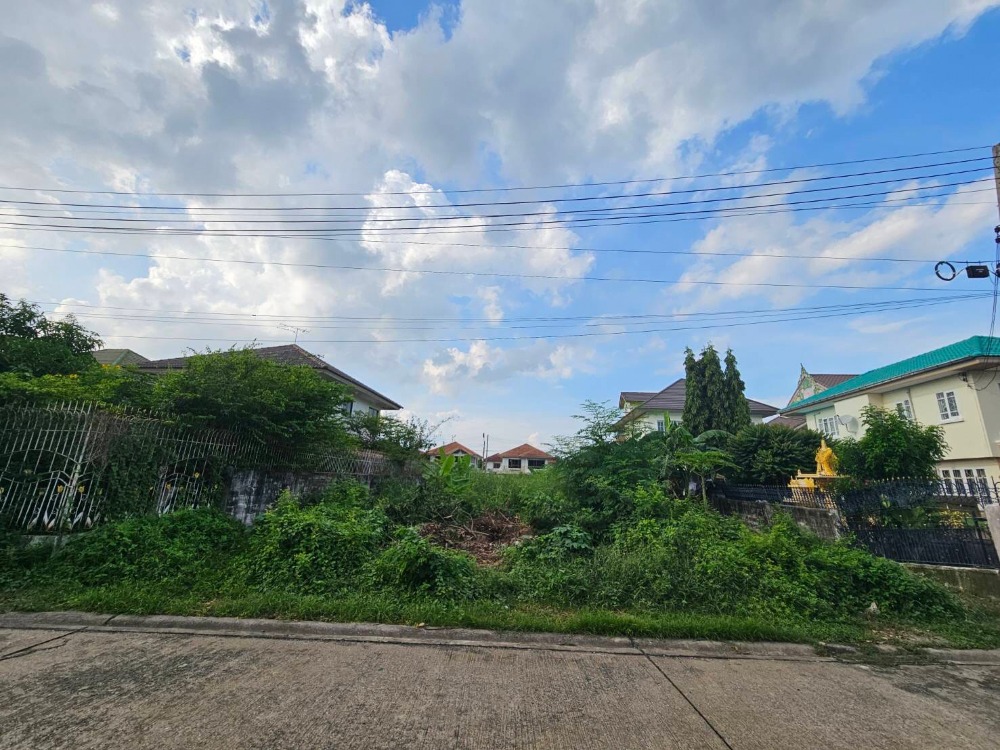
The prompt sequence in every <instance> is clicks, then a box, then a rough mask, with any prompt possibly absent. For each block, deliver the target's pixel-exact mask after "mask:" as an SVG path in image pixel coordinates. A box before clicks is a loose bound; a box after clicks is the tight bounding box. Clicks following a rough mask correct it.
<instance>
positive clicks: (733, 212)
mask: <svg viewBox="0 0 1000 750" xmlns="http://www.w3.org/2000/svg"><path fill="white" fill-rule="evenodd" d="M984 179H985V178H984ZM982 181H984V180H973V181H966V182H952V183H943V184H940V185H934V186H928V187H926V188H920V187H917V188H908V189H905V190H903V191H900V190H899V189H893V190H883V191H875V192H869V193H857V194H853V195H846V196H831V197H823V198H812V199H808V200H801V201H782V202H778V203H769V204H768V203H765V204H760V205H755V206H736V207H718V208H709V209H698V210H694V211H660V212H653V213H648V214H625V215H621V216H601V217H592V218H591V217H583V218H565V219H553V220H532V221H519V222H494V223H480V224H465V225H460V226H454V225H451V226H449V225H445V226H435V225H430V224H423V225H421V226H417V227H398V226H397V227H392V226H387V227H372V226H369V225H368V224H367V222H366V223H365V224H362V225H361V226H354V227H334V228H330V229H322V228H307V229H299V228H294V227H293V228H282V229H239V228H236V229H225V230H216V229H206V228H191V229H185V228H176V227H161V226H158V227H136V228H128V227H115V226H107V225H82V226H81V225H65V224H53V223H30V222H29V223H25V222H0V226H3V227H7V228H11V229H19V230H21V231H54V232H83V233H87V234H123V235H129V234H132V235H142V234H153V235H160V236H180V237H184V236H215V237H258V238H278V239H292V238H303V239H321V238H330V239H339V238H345V237H350V236H353V235H355V234H362V233H363V234H366V235H367V234H369V233H372V232H379V233H386V232H389V233H393V232H395V233H405V234H411V235H423V234H429V233H435V234H463V233H467V232H469V231H477V232H478V231H483V232H496V231H521V230H526V229H540V228H547V227H549V226H567V227H570V228H587V227H600V226H626V225H628V226H633V225H644V224H658V223H664V222H673V221H685V220H705V219H712V218H730V217H733V216H754V215H768V214H774V213H788V212H793V211H802V210H828V209H839V208H857V207H876V208H877V207H885V206H882V205H881V204H874V205H872V204H870V203H848V204H836V205H835V204H831V203H829V202H830V201H837V200H847V199H852V198H867V197H884V196H886V195H892V194H895V193H898V192H921V191H924V190H932V189H934V190H937V189H943V188H946V187H956V186H967V185H974V184H977V183H979V182H982ZM969 192H974V191H969ZM760 197H762V196H760ZM925 197H944V196H943V195H942V196H925ZM744 200H746V199H744ZM893 200H896V201H899V200H907V199H905V198H903V199H891V198H890V199H886V200H885V201H883V202H888V201H893ZM820 203H823V204H826V205H815V204H820ZM677 205H684V204H683V203H681V204H677ZM803 205H807V206H808V207H806V208H803V207H802V206H803ZM757 209H774V210H757ZM648 217H670V218H667V219H663V218H651V219H650V218H648ZM678 217H680V218H678ZM688 217H695V218H693V219H692V218H688ZM462 218H466V219H470V220H471V219H474V218H477V217H462ZM64 220H72V218H71V217H69V218H67V219H64ZM429 220H430V219H425V220H424V221H429Z"/></svg>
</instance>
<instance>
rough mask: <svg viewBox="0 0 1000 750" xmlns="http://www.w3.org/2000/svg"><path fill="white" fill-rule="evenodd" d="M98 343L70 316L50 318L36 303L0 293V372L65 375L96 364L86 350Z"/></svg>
mask: <svg viewBox="0 0 1000 750" xmlns="http://www.w3.org/2000/svg"><path fill="white" fill-rule="evenodd" d="M100 345H101V340H100V338H99V337H98V336H97V334H96V333H94V332H93V331H88V330H87V329H86V328H84V327H83V326H81V325H80V324H79V323H78V322H77V321H76V319H75V318H74V317H73V316H72V315H70V316H67V317H66V319H65V320H60V321H53V320H49V319H48V318H46V317H45V315H44V313H42V311H41V309H40V308H39V307H38V306H37V305H32V304H29V303H27V302H25V301H24V300H21V301H20V302H18V303H16V304H15V303H13V302H11V300H10V298H9V297H7V296H6V295H4V294H0V373H9V372H14V373H21V374H24V375H30V376H37V375H69V374H70V373H78V372H81V371H83V370H86V369H90V368H93V367H96V366H97V363H96V362H95V361H94V359H93V357H91V356H90V352H92V351H93V350H94V349H96V348H97V347H99V346H100Z"/></svg>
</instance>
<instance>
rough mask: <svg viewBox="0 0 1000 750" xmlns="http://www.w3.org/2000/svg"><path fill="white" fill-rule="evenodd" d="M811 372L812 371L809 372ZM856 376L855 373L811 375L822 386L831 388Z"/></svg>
mask: <svg viewBox="0 0 1000 750" xmlns="http://www.w3.org/2000/svg"><path fill="white" fill-rule="evenodd" d="M810 374H812V373H810ZM853 377H856V375H813V376H812V378H813V380H814V381H815V382H816V383H818V384H819V385H821V386H823V387H824V388H833V386H835V385H840V384H841V383H843V382H844V381H845V380H850V379H851V378H853Z"/></svg>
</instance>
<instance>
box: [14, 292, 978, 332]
mask: <svg viewBox="0 0 1000 750" xmlns="http://www.w3.org/2000/svg"><path fill="white" fill-rule="evenodd" d="M980 294H982V293H977V292H974V293H971V294H954V293H951V294H947V295H942V296H941V297H913V298H910V299H902V300H872V301H868V302H848V303H838V304H835V305H805V306H799V307H786V308H765V309H750V310H702V311H692V312H673V313H641V314H610V315H609V314H605V315H601V316H594V315H580V316H564V315H560V316H522V317H511V318H505V320H517V321H540V320H541V321H552V320H556V321H561V320H594V319H595V317H599V318H602V319H612V320H618V319H632V318H686V317H695V316H701V317H709V316H725V315H754V314H759V313H769V312H775V311H784V312H815V311H825V310H832V309H838V310H839V309H854V308H866V307H870V306H872V305H892V304H903V303H926V302H948V301H953V300H963V299H972V298H975V297H977V296H978V295H980ZM987 296H988V295H987ZM26 301H27V302H29V303H30V304H35V305H39V306H58V307H81V308H85V309H90V310H121V311H125V312H151V313H170V314H178V315H181V314H183V315H196V316H206V317H207V316H228V317H232V316H239V317H242V318H244V319H250V318H252V319H255V320H260V321H262V322H275V321H286V322H287V321H307V322H308V324H310V325H312V324H313V323H314V322H315V321H326V320H347V321H371V320H375V321H378V320H397V321H410V320H419V321H436V322H467V321H470V320H471V321H477V322H484V323H489V322H492V321H493V319H492V318H471V319H470V318H442V317H417V316H406V317H403V318H393V317H391V316H376V317H372V316H347V315H278V314H275V313H252V312H219V311H212V310H176V309H164V308H157V307H132V306H123V305H91V304H88V303H85V302H61V301H55V300H51V301H48V302H45V301H40V300H26Z"/></svg>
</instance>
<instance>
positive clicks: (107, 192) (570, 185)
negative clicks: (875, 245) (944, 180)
mask: <svg viewBox="0 0 1000 750" xmlns="http://www.w3.org/2000/svg"><path fill="white" fill-rule="evenodd" d="M988 148H989V146H988V145H987V146H966V147H963V148H953V149H946V150H940V151H923V152H920V153H911V154H897V155H894V156H877V157H869V158H865V159H850V160H845V161H833V162H822V163H818V164H799V165H796V166H791V167H767V168H763V169H746V170H734V171H729V172H712V173H705V174H693V175H683V176H673V177H646V178H640V179H629V180H610V181H603V182H576V183H563V184H554V185H528V186H515V187H502V188H466V189H460V190H459V189H456V190H447V191H442V192H448V193H456V194H457V193H494V192H496V193H501V192H512V191H517V190H565V189H571V188H581V187H606V186H610V185H635V184H641V183H649V182H669V181H676V180H696V179H704V178H709V177H738V176H742V175H752V174H769V173H772V172H790V171H793V170H797V169H820V168H826V167H841V166H847V165H852V164H869V163H874V162H883V161H897V160H902V159H917V158H922V157H926V156H943V155H946V154H958V153H963V152H969V151H981V150H984V149H988ZM0 190H17V191H24V192H46V193H61V194H91V195H122V196H129V197H133V198H135V197H139V196H144V195H156V196H162V197H171V198H178V197H193V198H282V197H294V198H299V197H319V196H333V197H346V196H366V195H370V194H371V192H372V191H371V190H365V191H355V192H287V193H223V192H215V193H195V192H176V193H169V192H136V191H116V190H82V189H68V188H53V187H24V186H12V185H7V186H0ZM437 192H439V191H438V190H420V191H412V190H407V191H399V192H384V193H381V195H413V194H420V193H437Z"/></svg>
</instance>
